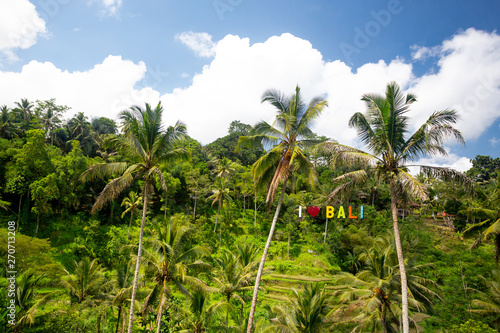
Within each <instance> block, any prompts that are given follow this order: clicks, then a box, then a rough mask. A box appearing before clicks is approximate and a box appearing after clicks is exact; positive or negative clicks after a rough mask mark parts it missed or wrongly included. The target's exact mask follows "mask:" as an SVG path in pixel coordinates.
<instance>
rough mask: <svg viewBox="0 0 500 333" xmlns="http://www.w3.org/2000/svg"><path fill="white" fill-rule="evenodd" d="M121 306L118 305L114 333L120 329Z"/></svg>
mask: <svg viewBox="0 0 500 333" xmlns="http://www.w3.org/2000/svg"><path fill="white" fill-rule="evenodd" d="M122 307H123V306H122V305H120V307H119V308H118V318H117V319H116V329H115V333H118V329H119V328H120V317H121V315H122Z"/></svg>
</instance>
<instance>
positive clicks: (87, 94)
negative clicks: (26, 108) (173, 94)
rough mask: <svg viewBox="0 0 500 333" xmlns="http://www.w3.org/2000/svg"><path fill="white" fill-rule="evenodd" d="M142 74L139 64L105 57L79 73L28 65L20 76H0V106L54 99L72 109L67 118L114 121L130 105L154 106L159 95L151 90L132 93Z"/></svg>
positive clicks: (144, 89)
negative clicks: (82, 115)
mask: <svg viewBox="0 0 500 333" xmlns="http://www.w3.org/2000/svg"><path fill="white" fill-rule="evenodd" d="M145 73H146V65H145V64H144V63H143V62H140V63H138V64H135V63H133V62H131V61H129V60H123V59H122V58H121V57H119V56H108V57H107V58H106V59H104V61H103V62H102V63H101V64H98V65H96V66H94V68H92V69H89V70H87V71H83V72H68V71H63V70H61V69H59V68H57V67H56V66H54V64H52V63H50V62H44V63H42V62H38V61H31V62H30V63H28V64H27V65H25V66H23V68H22V70H21V72H20V73H14V72H0V91H2V94H0V105H2V104H6V105H9V106H12V105H13V103H14V102H16V101H19V100H20V99H21V98H28V99H29V100H32V101H34V100H36V99H41V100H43V99H49V98H56V102H57V103H58V104H64V105H68V106H70V107H72V109H71V110H70V111H69V112H68V113H67V114H66V116H67V117H70V116H72V115H73V114H75V113H77V112H85V114H86V115H87V116H89V117H96V116H105V117H110V118H115V117H116V115H117V114H118V112H119V111H122V110H124V109H126V108H128V107H130V106H131V105H135V104H137V105H144V102H149V103H157V102H158V100H159V97H160V95H159V93H158V92H156V91H155V90H153V89H151V88H149V87H146V88H143V89H140V90H136V89H134V85H135V84H136V83H137V82H139V81H140V80H141V79H143V78H144V75H145ZM40 82H43V84H40Z"/></svg>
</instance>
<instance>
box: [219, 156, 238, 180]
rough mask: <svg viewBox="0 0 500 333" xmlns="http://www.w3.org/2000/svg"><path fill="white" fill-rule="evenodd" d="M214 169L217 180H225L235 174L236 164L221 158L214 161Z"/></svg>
mask: <svg viewBox="0 0 500 333" xmlns="http://www.w3.org/2000/svg"><path fill="white" fill-rule="evenodd" d="M215 165H216V168H215V170H214V173H215V174H217V177H219V178H227V177H229V175H231V174H232V173H234V172H235V170H236V169H235V168H236V164H235V163H234V162H232V161H231V160H230V159H229V158H227V157H223V158H221V159H217V160H216V161H215Z"/></svg>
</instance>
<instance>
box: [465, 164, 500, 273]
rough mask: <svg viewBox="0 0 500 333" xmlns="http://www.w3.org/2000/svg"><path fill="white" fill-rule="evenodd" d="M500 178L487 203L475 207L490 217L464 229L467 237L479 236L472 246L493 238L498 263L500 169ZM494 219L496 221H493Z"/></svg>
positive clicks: (499, 174) (499, 244) (499, 257)
mask: <svg viewBox="0 0 500 333" xmlns="http://www.w3.org/2000/svg"><path fill="white" fill-rule="evenodd" d="M497 173H498V179H497V181H496V185H495V188H494V190H493V191H492V193H491V195H490V196H489V198H488V200H487V202H486V203H484V202H482V203H481V204H477V205H478V207H475V208H473V210H474V212H475V213H480V214H481V215H483V216H487V217H489V219H487V220H484V221H482V222H479V223H475V224H473V225H470V226H469V227H468V228H467V229H465V230H464V232H463V235H464V236H465V237H470V236H478V237H477V238H476V241H475V242H474V243H473V244H472V246H471V248H474V247H477V246H479V245H481V243H482V242H484V241H486V240H488V239H489V238H493V242H494V244H495V261H496V263H497V264H498V260H499V259H500V207H499V203H500V171H497ZM493 221H494V222H493Z"/></svg>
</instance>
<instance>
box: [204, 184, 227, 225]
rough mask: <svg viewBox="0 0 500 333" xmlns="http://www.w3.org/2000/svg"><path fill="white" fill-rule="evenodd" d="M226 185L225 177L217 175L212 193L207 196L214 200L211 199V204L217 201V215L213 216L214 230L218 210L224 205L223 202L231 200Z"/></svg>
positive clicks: (217, 218) (217, 219)
mask: <svg viewBox="0 0 500 333" xmlns="http://www.w3.org/2000/svg"><path fill="white" fill-rule="evenodd" d="M227 186H228V185H227V179H226V178H221V177H217V179H216V180H215V184H214V186H213V194H212V195H211V196H210V197H209V199H214V201H212V206H213V205H215V203H217V216H216V217H215V227H214V232H215V231H216V230H217V222H218V221H219V212H220V210H221V208H222V206H223V205H224V202H228V201H230V200H231V197H230V196H229V188H228V187H227Z"/></svg>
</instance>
